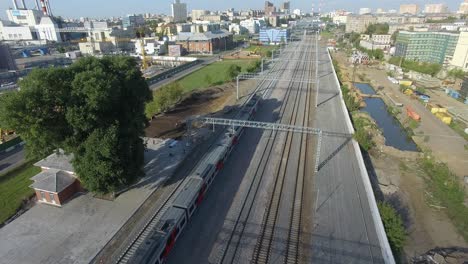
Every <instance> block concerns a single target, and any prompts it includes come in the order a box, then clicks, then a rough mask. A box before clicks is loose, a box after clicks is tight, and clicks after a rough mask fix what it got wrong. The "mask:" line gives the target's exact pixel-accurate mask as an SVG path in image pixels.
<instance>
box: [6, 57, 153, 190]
mask: <svg viewBox="0 0 468 264" xmlns="http://www.w3.org/2000/svg"><path fill="white" fill-rule="evenodd" d="M19 85H20V87H21V90H20V91H19V92H16V93H8V94H6V95H5V96H2V97H0V124H1V126H2V127H5V128H10V129H14V130H15V131H17V132H18V133H19V134H20V135H21V136H22V138H23V139H24V140H25V141H26V142H27V153H28V156H30V157H33V158H42V157H44V156H46V155H48V154H50V153H51V152H52V151H53V150H55V149H57V148H63V149H64V150H65V151H66V152H68V153H73V154H74V157H75V158H74V160H73V161H72V163H73V166H74V168H75V170H76V172H77V174H78V175H79V177H80V179H81V180H82V182H83V184H84V185H85V187H86V188H88V189H89V190H91V191H96V192H100V193H106V192H111V191H115V190H116V189H118V188H119V187H122V186H124V185H126V184H129V183H131V182H133V181H134V180H135V179H136V177H138V176H139V175H140V174H141V173H142V171H141V167H142V165H143V142H142V140H141V138H140V137H141V136H143V135H144V134H143V133H144V127H145V122H146V117H145V113H144V109H145V103H146V102H147V101H149V100H151V98H152V94H151V92H150V90H149V87H148V85H147V83H146V82H145V80H144V79H143V77H142V75H141V72H140V70H139V69H138V68H137V63H136V62H135V60H134V59H133V58H130V57H105V58H103V59H96V58H83V59H81V60H79V61H78V62H76V63H74V64H73V65H71V66H70V67H69V68H50V69H35V70H33V71H32V72H31V73H30V74H29V75H28V76H27V77H26V78H25V79H24V80H23V81H21V82H20V84H19Z"/></svg>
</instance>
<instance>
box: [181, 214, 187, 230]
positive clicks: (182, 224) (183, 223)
mask: <svg viewBox="0 0 468 264" xmlns="http://www.w3.org/2000/svg"><path fill="white" fill-rule="evenodd" d="M185 222H186V220H185V217H184V219H183V220H182V222H180V228H183V227H184V226H185Z"/></svg>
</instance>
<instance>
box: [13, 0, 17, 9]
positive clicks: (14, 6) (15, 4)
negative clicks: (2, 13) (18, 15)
mask: <svg viewBox="0 0 468 264" xmlns="http://www.w3.org/2000/svg"><path fill="white" fill-rule="evenodd" d="M13 8H15V10H18V4H17V3H16V0H13Z"/></svg>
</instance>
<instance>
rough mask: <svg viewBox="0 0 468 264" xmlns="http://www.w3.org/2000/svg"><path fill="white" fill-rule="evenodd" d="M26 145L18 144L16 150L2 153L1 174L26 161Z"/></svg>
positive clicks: (0, 159) (0, 155)
mask: <svg viewBox="0 0 468 264" xmlns="http://www.w3.org/2000/svg"><path fill="white" fill-rule="evenodd" d="M24 157H25V150H24V146H17V147H16V148H15V149H14V150H12V151H9V152H4V153H0V174H1V173H4V172H6V171H8V170H10V169H12V168H14V167H16V166H19V165H20V164H21V163H23V162H24Z"/></svg>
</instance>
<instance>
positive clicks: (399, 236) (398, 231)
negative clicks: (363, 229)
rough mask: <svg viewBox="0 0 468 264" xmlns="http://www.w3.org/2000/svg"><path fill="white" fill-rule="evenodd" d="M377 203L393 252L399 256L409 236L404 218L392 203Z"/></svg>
mask: <svg viewBox="0 0 468 264" xmlns="http://www.w3.org/2000/svg"><path fill="white" fill-rule="evenodd" d="M377 205H378V207H379V212H380V217H381V218H382V222H383V225H384V227H385V233H387V238H388V242H389V244H390V247H391V248H392V251H393V254H394V255H397V256H399V255H400V254H401V250H402V249H403V246H404V245H405V241H406V237H407V234H406V230H405V227H404V226H403V220H402V219H401V217H400V215H398V214H397V212H396V211H395V209H394V208H393V207H392V206H391V205H390V204H388V203H385V202H384V203H382V202H379V203H378V204H377Z"/></svg>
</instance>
